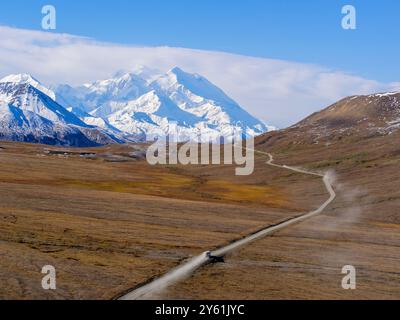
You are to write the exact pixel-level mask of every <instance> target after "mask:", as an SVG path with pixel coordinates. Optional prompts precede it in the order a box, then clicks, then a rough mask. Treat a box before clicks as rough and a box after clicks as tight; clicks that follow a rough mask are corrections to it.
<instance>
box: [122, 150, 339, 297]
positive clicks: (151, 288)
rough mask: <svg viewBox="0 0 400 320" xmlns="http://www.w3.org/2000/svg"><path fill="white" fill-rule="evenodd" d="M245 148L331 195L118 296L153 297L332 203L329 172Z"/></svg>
mask: <svg viewBox="0 0 400 320" xmlns="http://www.w3.org/2000/svg"><path fill="white" fill-rule="evenodd" d="M247 150H249V151H254V152H256V153H259V154H264V155H267V156H269V160H268V162H267V165H270V166H273V167H277V168H281V169H286V170H291V171H295V172H298V173H302V174H308V175H313V176H318V177H321V178H322V181H323V183H324V185H325V187H326V189H327V191H328V193H329V195H330V197H329V199H328V200H327V201H326V202H324V203H323V204H322V205H321V206H320V207H319V208H318V209H316V210H314V211H311V212H308V213H305V214H302V215H300V216H297V217H295V218H291V219H288V220H286V221H283V222H281V223H278V224H276V225H273V226H271V225H270V226H268V227H266V228H265V229H262V230H260V231H258V232H256V233H253V234H250V235H248V236H246V237H244V238H242V239H240V240H238V241H235V242H233V243H231V244H229V245H227V246H225V247H222V248H220V249H217V250H215V251H213V252H209V251H208V252H204V253H202V254H201V255H199V256H197V257H194V258H192V259H190V260H189V261H187V262H185V263H184V264H182V265H180V266H178V267H176V268H174V269H172V270H171V271H169V272H168V273H166V274H165V275H164V276H162V277H160V278H157V279H155V280H153V281H151V282H149V283H147V284H144V285H142V286H139V287H137V288H136V289H133V290H132V291H130V292H128V293H126V294H124V295H122V296H121V297H120V298H119V300H147V299H152V298H153V297H154V296H155V295H159V294H160V293H162V291H163V290H165V289H166V288H168V287H169V286H170V285H172V284H175V283H177V282H179V281H182V280H184V279H185V278H187V277H188V276H190V275H191V274H193V273H194V272H195V271H196V270H198V269H199V268H201V267H203V266H204V265H206V264H208V263H210V262H212V260H213V259H215V258H216V257H224V256H225V255H227V254H229V253H230V252H232V251H234V250H237V249H239V248H240V247H243V246H245V245H247V244H250V243H251V242H253V241H256V240H259V239H261V238H263V237H266V236H268V235H271V234H272V233H274V232H276V231H278V230H282V229H284V228H287V227H289V226H292V225H294V224H297V223H300V222H302V221H304V220H307V219H310V218H312V217H314V216H316V215H318V214H320V213H322V212H323V211H324V210H325V208H326V207H327V206H328V205H329V204H330V203H332V201H333V200H335V198H336V193H335V191H334V189H333V187H332V181H331V180H332V179H331V178H330V176H329V174H318V173H315V172H310V171H307V170H303V169H298V168H294V167H289V166H286V165H278V164H275V163H273V161H274V158H273V156H272V155H271V154H270V153H266V152H261V151H257V150H252V149H247Z"/></svg>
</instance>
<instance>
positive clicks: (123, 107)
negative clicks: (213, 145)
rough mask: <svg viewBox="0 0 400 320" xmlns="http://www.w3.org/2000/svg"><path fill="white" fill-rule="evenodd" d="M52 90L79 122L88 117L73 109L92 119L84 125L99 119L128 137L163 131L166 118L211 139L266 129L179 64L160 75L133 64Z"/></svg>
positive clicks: (165, 131) (191, 134)
mask: <svg viewBox="0 0 400 320" xmlns="http://www.w3.org/2000/svg"><path fill="white" fill-rule="evenodd" d="M56 93H57V101H58V102H60V104H63V105H66V106H68V107H72V108H71V109H70V110H71V111H72V112H74V113H75V115H77V116H78V117H80V118H81V119H82V120H83V121H86V122H87V119H89V117H82V112H80V111H79V109H81V110H82V111H83V112H85V113H87V114H89V115H90V116H91V117H92V118H91V122H90V124H93V123H94V121H96V122H99V123H100V119H98V118H102V119H103V120H105V121H106V122H107V123H108V124H110V125H111V126H113V127H114V128H117V129H118V130H120V131H121V132H124V133H126V134H128V135H135V136H138V135H146V134H154V133H156V134H160V135H162V134H168V130H169V129H168V128H169V125H170V124H171V123H172V122H174V123H177V124H178V126H179V127H180V129H181V130H182V131H183V132H184V135H185V137H188V138H189V139H190V138H191V137H197V136H198V130H199V128H207V130H209V131H210V133H211V135H213V136H215V137H217V136H218V135H225V136H226V135H227V136H229V135H231V134H233V132H237V130H242V132H243V133H244V134H245V135H246V136H255V135H259V134H262V133H264V132H265V131H268V130H269V127H267V126H266V125H265V124H264V123H263V122H262V121H260V120H258V119H256V118H254V117H253V116H251V115H250V114H249V113H248V112H246V111H245V110H244V109H242V108H241V107H240V106H239V104H238V103H236V102H235V101H234V100H232V99H231V98H230V97H228V95H227V94H226V93H224V92H223V91H222V90H221V89H220V88H218V87H217V86H216V85H214V84H212V83H211V82H210V81H208V80H207V79H206V78H204V77H203V76H201V75H199V74H191V73H188V72H185V71H184V70H182V69H181V68H179V67H174V68H172V69H170V70H169V71H167V72H166V73H161V72H159V71H156V70H153V69H150V68H147V67H144V66H137V67H135V68H133V69H131V70H129V71H119V72H118V73H116V74H115V75H114V76H113V77H112V78H110V79H106V80H101V81H96V82H93V83H91V84H86V85H84V86H80V87H76V88H71V87H68V86H60V87H59V88H58V89H57V91H56ZM77 108H78V109H77ZM87 123H88V122H87Z"/></svg>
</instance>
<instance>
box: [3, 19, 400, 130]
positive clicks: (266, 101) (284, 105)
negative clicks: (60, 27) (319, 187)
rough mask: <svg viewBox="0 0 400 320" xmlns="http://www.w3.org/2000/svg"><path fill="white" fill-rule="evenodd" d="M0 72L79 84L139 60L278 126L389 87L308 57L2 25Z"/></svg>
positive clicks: (396, 86)
mask: <svg viewBox="0 0 400 320" xmlns="http://www.w3.org/2000/svg"><path fill="white" fill-rule="evenodd" d="M0 39H1V40H0V77H2V76H5V75H7V74H10V73H22V72H23V73H31V74H32V75H34V76H35V77H36V78H38V79H39V80H41V81H42V82H44V83H47V84H55V83H68V84H71V85H77V84H82V83H86V82H89V81H93V80H99V79H104V78H107V77H109V76H110V75H112V74H114V73H115V72H116V71H117V70H121V69H127V70H128V69H132V68H134V67H135V66H137V65H146V66H148V67H151V68H156V69H160V70H167V69H170V68H172V67H174V66H179V67H181V68H182V69H184V70H186V71H188V72H193V73H195V72H196V73H199V74H201V75H203V76H205V77H206V78H208V79H209V80H210V81H211V82H213V83H215V84H216V85H217V86H219V87H221V88H222V89H223V90H224V91H225V92H226V93H227V94H228V95H229V96H231V97H232V98H234V99H235V100H236V101H237V102H239V103H240V104H241V105H242V106H243V107H244V108H245V109H246V110H248V111H249V112H250V113H252V114H253V115H255V116H257V117H259V118H261V119H263V120H264V121H266V122H267V123H268V124H272V125H277V126H279V127H283V126H287V125H290V124H293V123H294V122H296V121H298V120H301V119H302V118H303V117H305V116H307V115H309V114H310V113H312V112H314V111H317V110H319V109H321V108H323V107H325V106H327V105H329V104H331V103H333V102H335V101H336V100H339V99H341V98H343V97H344V96H348V95H354V94H367V93H372V92H378V91H387V90H391V89H394V88H398V87H399V83H397V84H395V83H393V84H385V83H379V82H377V81H374V80H368V79H364V78H361V77H358V76H355V75H350V74H346V73H345V72H341V71H336V70H330V69H327V68H324V67H321V66H317V65H312V64H303V63H295V62H289V61H282V60H273V59H264V58H255V57H248V56H241V55H235V54H228V53H223V52H214V51H204V50H194V49H184V48H171V47H135V46H123V45H118V44H111V43H101V42H97V41H95V40H93V39H89V38H84V37H77V36H72V35H67V34H55V33H47V32H41V31H31V30H22V29H15V28H10V27H6V26H0Z"/></svg>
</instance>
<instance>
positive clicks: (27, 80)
mask: <svg viewBox="0 0 400 320" xmlns="http://www.w3.org/2000/svg"><path fill="white" fill-rule="evenodd" d="M0 83H12V84H15V85H20V84H29V85H31V86H32V87H34V88H35V89H37V90H39V91H41V92H43V93H44V94H45V95H47V96H49V97H50V98H52V99H53V100H55V98H56V95H55V93H54V92H53V91H52V90H50V89H49V88H47V87H45V86H44V85H43V84H41V83H40V82H39V81H38V80H36V79H35V78H34V77H33V76H32V75H30V74H27V73H20V74H11V75H8V76H6V77H4V78H3V79H1V80H0Z"/></svg>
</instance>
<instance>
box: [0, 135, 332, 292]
mask: <svg viewBox="0 0 400 320" xmlns="http://www.w3.org/2000/svg"><path fill="white" fill-rule="evenodd" d="M0 146H1V149H0V248H1V249H0V257H1V259H0V283H1V284H2V285H1V287H0V298H1V299H72V298H73V299H111V298H113V297H116V296H117V295H118V294H120V293H122V292H124V291H126V290H128V289H130V288H132V287H135V286H137V285H138V284H140V283H143V282H145V281H146V280H148V279H149V278H151V277H154V276H157V275H160V274H163V273H164V272H166V271H167V270H169V269H170V268H172V267H174V266H176V265H177V264H179V263H180V262H181V261H182V260H183V259H186V258H187V257H190V256H193V255H197V254H199V253H201V252H203V251H205V250H209V249H213V248H215V247H217V246H221V245H224V244H227V243H229V242H230V241H231V240H234V239H237V238H240V237H242V236H243V235H246V234H248V233H251V232H253V231H255V230H258V229H260V228H262V227H265V226H266V225H269V224H274V223H277V222H280V221H282V220H285V219H287V218H288V217H291V216H294V215H297V214H299V212H303V211H304V210H308V209H309V208H312V207H313V206H315V205H317V204H319V203H320V202H321V199H323V198H324V197H326V194H325V191H324V190H320V188H319V187H320V184H319V180H318V179H310V178H308V177H303V178H302V177H300V178H299V177H296V176H295V175H293V174H291V173H286V172H279V170H271V168H267V166H265V165H264V162H265V157H264V158H263V157H260V158H259V159H257V164H256V174H255V175H253V176H251V177H248V178H245V179H243V178H238V177H235V176H234V174H233V172H234V168H233V167H178V166H175V167H166V168H161V167H150V166H149V165H147V163H146V162H145V161H143V160H135V159H134V158H131V157H130V156H129V154H130V153H131V151H132V148H133V147H131V146H127V145H126V146H112V147H105V148H98V149H86V150H83V149H81V150H79V149H60V148H55V147H47V146H40V145H29V144H18V143H5V142H3V143H1V144H0ZM301 188H305V189H307V190H308V191H307V196H306V197H304V196H299V195H298V192H297V190H299V189H301ZM308 199H311V201H310V200H308ZM45 265H53V266H54V267H55V268H56V270H57V290H55V291H45V290H43V289H42V287H41V279H42V277H43V275H42V274H41V269H42V267H43V266H45Z"/></svg>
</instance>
